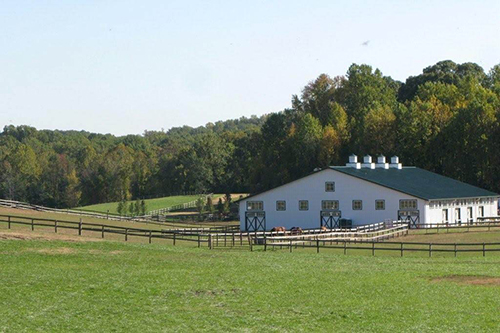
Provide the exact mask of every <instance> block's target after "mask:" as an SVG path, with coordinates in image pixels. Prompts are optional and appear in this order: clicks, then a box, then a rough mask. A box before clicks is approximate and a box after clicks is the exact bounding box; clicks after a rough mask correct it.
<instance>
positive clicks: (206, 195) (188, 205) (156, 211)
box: [146, 193, 214, 216]
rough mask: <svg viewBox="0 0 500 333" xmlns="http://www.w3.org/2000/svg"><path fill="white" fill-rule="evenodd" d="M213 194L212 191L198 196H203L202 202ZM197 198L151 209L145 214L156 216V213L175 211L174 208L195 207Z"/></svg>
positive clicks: (162, 213)
mask: <svg viewBox="0 0 500 333" xmlns="http://www.w3.org/2000/svg"><path fill="white" fill-rule="evenodd" d="M213 195H214V194H213V193H209V194H200V195H199V198H203V200H204V202H206V201H207V199H208V197H212V196H213ZM199 198H198V199H199ZM198 199H196V200H193V201H189V202H185V203H182V204H178V205H173V206H170V207H165V208H160V209H155V210H151V211H149V212H147V213H146V216H158V215H164V214H165V213H169V212H172V211H176V210H182V209H188V208H195V207H196V202H197V201H198Z"/></svg>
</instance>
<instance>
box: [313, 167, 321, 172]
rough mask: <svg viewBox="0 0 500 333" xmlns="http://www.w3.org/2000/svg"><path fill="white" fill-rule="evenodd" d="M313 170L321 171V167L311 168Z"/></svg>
mask: <svg viewBox="0 0 500 333" xmlns="http://www.w3.org/2000/svg"><path fill="white" fill-rule="evenodd" d="M313 171H314V172H318V171H321V168H314V170H313Z"/></svg>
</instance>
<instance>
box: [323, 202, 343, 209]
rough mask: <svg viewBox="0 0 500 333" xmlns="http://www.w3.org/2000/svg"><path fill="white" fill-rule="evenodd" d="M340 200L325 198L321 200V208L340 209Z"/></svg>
mask: <svg viewBox="0 0 500 333" xmlns="http://www.w3.org/2000/svg"><path fill="white" fill-rule="evenodd" d="M338 209H339V201H338V200H323V201H321V210H338Z"/></svg>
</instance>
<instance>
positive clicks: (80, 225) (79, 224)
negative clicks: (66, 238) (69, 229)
mask: <svg viewBox="0 0 500 333" xmlns="http://www.w3.org/2000/svg"><path fill="white" fill-rule="evenodd" d="M81 235H82V219H80V222H78V236H81Z"/></svg>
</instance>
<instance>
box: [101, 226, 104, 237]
mask: <svg viewBox="0 0 500 333" xmlns="http://www.w3.org/2000/svg"><path fill="white" fill-rule="evenodd" d="M101 238H104V224H103V225H102V235H101Z"/></svg>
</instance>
